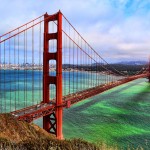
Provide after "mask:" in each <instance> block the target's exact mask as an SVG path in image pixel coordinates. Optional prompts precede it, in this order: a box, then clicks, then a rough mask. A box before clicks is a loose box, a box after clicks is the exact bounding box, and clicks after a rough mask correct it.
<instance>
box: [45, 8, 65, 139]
mask: <svg viewBox="0 0 150 150" xmlns="http://www.w3.org/2000/svg"><path fill="white" fill-rule="evenodd" d="M51 21H57V32H56V33H49V22H51ZM49 40H56V41H57V48H56V52H50V50H49ZM50 60H56V76H50V75H49V61H50ZM51 84H54V85H55V87H56V88H55V89H56V103H55V106H56V107H55V108H56V109H55V112H54V113H52V114H50V115H47V116H44V117H43V129H45V130H46V131H47V132H49V133H52V134H55V135H56V137H57V138H58V139H62V138H63V135H62V113H63V107H62V13H61V12H60V11H59V12H58V13H56V14H54V15H48V14H47V13H46V14H45V15H44V52H43V102H44V103H50V92H49V88H50V86H49V85H51Z"/></svg>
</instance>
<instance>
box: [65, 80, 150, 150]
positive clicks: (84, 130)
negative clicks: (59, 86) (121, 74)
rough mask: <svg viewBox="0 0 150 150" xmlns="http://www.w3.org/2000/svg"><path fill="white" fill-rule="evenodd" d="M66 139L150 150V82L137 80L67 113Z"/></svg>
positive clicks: (84, 102)
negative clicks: (101, 142)
mask: <svg viewBox="0 0 150 150" xmlns="http://www.w3.org/2000/svg"><path fill="white" fill-rule="evenodd" d="M63 119H64V122H63V123H64V124H63V133H64V137H65V138H74V137H76V138H82V139H85V140H87V141H90V142H95V143H100V141H103V142H104V143H107V144H108V145H117V146H119V147H122V148H124V149H127V147H134V148H137V147H140V146H141V147H143V148H144V150H149V149H150V83H148V82H147V79H138V80H135V81H133V82H130V83H128V84H125V85H122V86H119V87H116V88H114V89H111V90H109V91H106V92H104V93H102V94H99V95H97V96H95V97H92V98H90V99H87V100H85V101H82V102H80V103H78V104H76V105H74V106H73V107H71V108H70V109H65V110H64V117H63Z"/></svg>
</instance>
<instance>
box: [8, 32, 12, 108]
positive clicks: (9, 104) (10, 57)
mask: <svg viewBox="0 0 150 150" xmlns="http://www.w3.org/2000/svg"><path fill="white" fill-rule="evenodd" d="M9 36H10V34H9ZM10 56H11V53H10V39H9V61H8V62H9V76H10V77H9V78H10V79H9V80H10V82H9V90H10V95H9V96H10V97H9V100H10V103H9V105H10V111H11V105H12V103H11V72H12V71H11V69H10V68H11V57H10Z"/></svg>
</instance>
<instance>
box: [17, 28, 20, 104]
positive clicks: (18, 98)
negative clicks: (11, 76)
mask: <svg viewBox="0 0 150 150" xmlns="http://www.w3.org/2000/svg"><path fill="white" fill-rule="evenodd" d="M18 33H19V29H18ZM17 70H18V77H17V78H18V81H17V82H18V89H17V91H18V96H17V98H18V106H19V90H20V89H19V72H20V71H19V34H18V65H17Z"/></svg>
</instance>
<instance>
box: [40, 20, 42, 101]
mask: <svg viewBox="0 0 150 150" xmlns="http://www.w3.org/2000/svg"><path fill="white" fill-rule="evenodd" d="M40 21H41V18H40ZM39 28H40V29H39V100H40V101H42V97H41V70H40V69H41V22H40V26H39Z"/></svg>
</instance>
